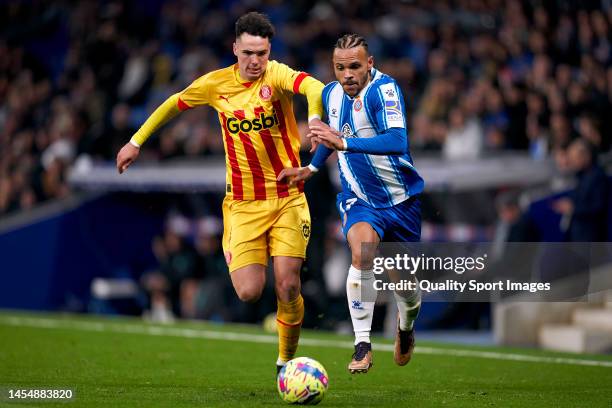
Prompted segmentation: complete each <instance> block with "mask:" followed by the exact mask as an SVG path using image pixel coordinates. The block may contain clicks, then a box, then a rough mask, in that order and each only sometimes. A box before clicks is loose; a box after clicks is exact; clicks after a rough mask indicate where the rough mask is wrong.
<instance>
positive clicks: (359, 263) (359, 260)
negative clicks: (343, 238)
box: [351, 245, 372, 270]
mask: <svg viewBox="0 0 612 408" xmlns="http://www.w3.org/2000/svg"><path fill="white" fill-rule="evenodd" d="M351 264H352V265H353V266H354V267H356V268H357V269H361V270H364V269H371V268H372V256H371V254H370V251H368V250H367V249H366V250H365V251H364V250H363V248H362V246H361V245H359V246H357V247H356V248H351Z"/></svg>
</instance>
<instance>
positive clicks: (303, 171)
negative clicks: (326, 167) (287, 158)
mask: <svg viewBox="0 0 612 408" xmlns="http://www.w3.org/2000/svg"><path fill="white" fill-rule="evenodd" d="M312 175H313V172H312V170H310V169H309V168H308V167H290V168H286V169H282V170H281V172H280V173H279V174H278V177H277V178H276V180H277V181H283V180H285V179H286V180H288V184H289V187H293V186H295V185H296V184H297V183H298V182H299V181H306V180H308V179H309V178H311V177H312Z"/></svg>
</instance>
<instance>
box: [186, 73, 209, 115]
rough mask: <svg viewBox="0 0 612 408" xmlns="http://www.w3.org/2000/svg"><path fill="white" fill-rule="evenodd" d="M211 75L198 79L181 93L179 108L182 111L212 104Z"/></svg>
mask: <svg viewBox="0 0 612 408" xmlns="http://www.w3.org/2000/svg"><path fill="white" fill-rule="evenodd" d="M211 83H212V81H211V79H210V73H208V74H206V75H203V76H201V77H200V78H198V79H196V80H195V81H193V82H192V83H191V85H189V86H188V87H187V88H185V89H184V90H183V91H182V92H181V93H179V100H178V107H179V109H180V110H185V109H191V108H195V107H197V106H201V105H208V104H209V103H210V88H211Z"/></svg>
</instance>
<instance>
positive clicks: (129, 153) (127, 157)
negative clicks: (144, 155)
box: [117, 142, 140, 174]
mask: <svg viewBox="0 0 612 408" xmlns="http://www.w3.org/2000/svg"><path fill="white" fill-rule="evenodd" d="M139 153H140V148H139V147H136V146H134V145H133V144H131V143H129V142H128V143H126V144H125V146H123V147H122V148H121V150H119V153H117V171H118V172H119V174H122V173H123V172H124V171H125V170H127V168H128V167H130V164H132V163H133V162H134V160H136V158H137V157H138V154H139Z"/></svg>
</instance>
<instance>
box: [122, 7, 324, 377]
mask: <svg viewBox="0 0 612 408" xmlns="http://www.w3.org/2000/svg"><path fill="white" fill-rule="evenodd" d="M273 35H274V27H273V26H272V24H271V23H270V22H269V20H268V19H267V17H266V16H265V15H263V14H259V13H255V12H252V13H247V14H245V15H243V16H242V17H240V18H239V19H238V21H237V22H236V42H235V43H234V54H235V55H236V57H237V63H236V64H234V65H232V66H229V67H226V68H223V69H219V70H217V71H213V72H210V73H208V74H206V75H204V76H202V77H200V78H198V79H197V80H195V81H194V82H193V83H192V84H191V85H190V86H188V87H187V88H186V89H185V90H183V91H182V92H179V93H178V94H175V95H172V96H171V97H169V98H168V99H167V100H166V101H165V102H164V103H163V104H162V105H160V106H159V107H158V108H157V110H155V112H153V113H152V114H151V116H150V117H149V118H148V119H147V120H146V122H145V123H144V124H143V125H142V127H141V128H140V129H139V130H138V132H136V134H135V135H134V136H133V137H132V139H131V140H130V142H129V143H127V144H126V145H125V146H124V147H123V148H122V149H121V151H120V152H119V154H118V155H117V169H118V171H119V173H122V172H123V171H125V170H126V169H127V167H128V166H129V165H130V164H131V163H132V162H133V161H134V160H135V159H136V158H137V157H138V154H139V148H140V146H141V145H142V144H143V143H144V142H145V141H146V140H147V138H148V137H149V136H150V135H151V134H152V133H153V132H155V130H157V129H158V128H159V127H160V126H161V125H163V124H164V123H165V122H167V121H168V120H170V119H171V118H173V117H174V116H176V115H177V114H178V113H179V112H181V111H184V110H187V109H192V108H196V107H198V106H201V105H209V106H211V107H213V108H214V109H215V110H216V111H217V112H218V114H219V123H220V124H221V128H222V137H223V143H224V147H225V162H226V168H227V172H226V185H227V188H226V197H225V200H224V202H223V224H224V233H223V250H224V252H225V256H226V261H227V264H228V267H229V271H230V277H231V280H232V284H233V285H234V289H235V290H236V293H237V295H238V297H239V298H240V299H241V300H243V301H246V302H254V301H256V300H258V299H259V297H260V296H261V294H262V291H263V289H264V286H265V278H266V266H267V265H268V258H269V257H270V256H272V257H273V262H274V279H275V289H276V295H277V323H278V324H277V326H278V335H279V355H278V359H277V363H276V364H277V371H278V370H280V368H281V367H282V366H283V365H284V364H285V363H286V362H287V361H289V360H290V359H292V358H293V356H294V355H295V351H296V349H297V345H298V340H299V335H300V327H301V324H302V320H303V317H304V301H303V299H302V296H301V294H300V276H299V273H300V268H301V266H302V262H303V260H304V257H305V254H306V245H307V244H308V239H309V237H310V214H309V211H308V204H307V202H306V198H305V196H304V193H303V183H297V184H296V185H295V186H294V185H291V186H290V184H288V183H287V182H286V181H277V177H278V175H279V174H280V172H281V170H282V169H283V168H285V167H299V166H300V163H299V150H300V135H299V133H298V128H297V124H296V120H295V117H294V115H293V105H292V97H293V95H294V94H297V93H299V94H302V95H305V96H306V97H307V99H308V119H309V122H310V124H311V125H312V124H319V123H321V122H320V118H321V114H322V102H321V92H322V90H323V84H322V83H321V82H319V81H317V80H316V79H314V78H312V77H310V76H309V75H308V74H306V73H304V72H298V71H294V70H293V69H291V68H289V67H288V66H287V65H284V64H281V63H279V62H276V61H270V60H269V56H270V40H271V38H272V37H273Z"/></svg>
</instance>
